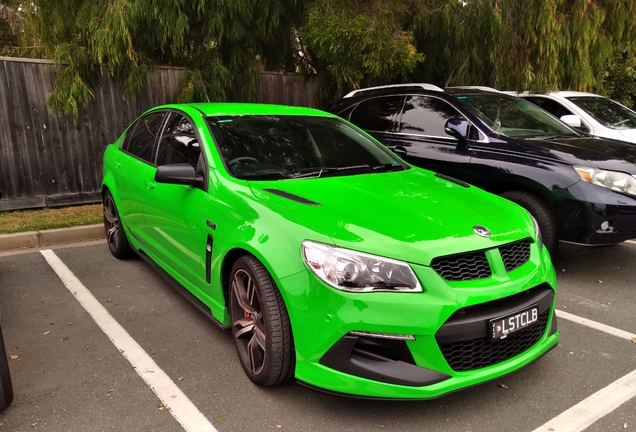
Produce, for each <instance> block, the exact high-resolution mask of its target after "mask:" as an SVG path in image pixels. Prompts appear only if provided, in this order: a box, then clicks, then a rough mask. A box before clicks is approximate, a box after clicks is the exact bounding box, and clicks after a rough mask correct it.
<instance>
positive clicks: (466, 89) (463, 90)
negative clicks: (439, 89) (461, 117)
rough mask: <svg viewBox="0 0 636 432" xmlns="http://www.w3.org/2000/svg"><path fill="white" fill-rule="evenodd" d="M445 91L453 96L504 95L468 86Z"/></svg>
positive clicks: (450, 88) (491, 90)
mask: <svg viewBox="0 0 636 432" xmlns="http://www.w3.org/2000/svg"><path fill="white" fill-rule="evenodd" d="M444 91H445V92H446V93H448V94H451V95H453V96H457V95H469V94H491V95H497V96H501V95H503V94H504V93H503V92H500V91H499V90H495V89H491V88H489V87H480V86H466V87H446V88H445V89H444Z"/></svg>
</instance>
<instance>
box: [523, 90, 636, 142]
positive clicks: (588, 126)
mask: <svg viewBox="0 0 636 432" xmlns="http://www.w3.org/2000/svg"><path fill="white" fill-rule="evenodd" d="M518 96H519V97H521V98H523V99H525V100H527V101H530V102H532V103H534V104H536V105H538V106H540V107H541V108H543V109H544V110H546V111H548V112H549V113H550V114H552V115H554V116H556V117H558V118H560V119H561V121H563V122H564V123H566V124H568V125H569V126H571V127H573V128H575V129H577V130H580V131H582V132H586V133H588V134H590V135H595V136H599V137H603V138H611V139H615V140H620V141H627V142H630V143H634V144H636V112H634V111H632V110H631V109H629V108H627V107H626V106H624V105H621V104H619V103H618V102H616V101H613V100H612V99H608V98H606V97H604V96H600V95H597V94H594V93H584V92H576V91H558V92H554V93H549V94H546V95H542V94H519V95H518Z"/></svg>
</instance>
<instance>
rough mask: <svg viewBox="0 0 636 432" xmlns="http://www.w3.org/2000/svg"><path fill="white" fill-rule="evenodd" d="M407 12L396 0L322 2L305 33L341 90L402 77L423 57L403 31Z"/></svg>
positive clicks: (315, 4)
mask: <svg viewBox="0 0 636 432" xmlns="http://www.w3.org/2000/svg"><path fill="white" fill-rule="evenodd" d="M406 10H407V9H406V4H405V3H404V2H399V1H397V0H319V1H315V2H313V4H312V6H311V7H310V8H309V20H308V22H307V24H306V25H305V26H304V27H303V28H302V29H301V35H302V36H303V38H304V41H305V42H306V43H307V44H308V45H309V46H311V48H312V50H313V52H314V53H315V55H316V57H318V58H320V59H321V61H322V62H324V63H326V64H327V65H328V66H327V71H328V72H329V73H330V75H331V77H332V78H333V80H334V81H335V83H336V85H337V89H338V92H339V93H342V92H344V90H345V89H349V88H358V87H359V86H360V85H361V83H363V82H365V80H366V81H378V80H379V81H389V80H391V79H393V78H396V77H401V78H403V79H404V78H405V77H406V76H407V75H408V73H409V72H411V71H412V70H413V69H414V68H415V66H416V65H417V64H418V63H419V62H421V61H422V60H423V59H424V56H423V55H422V54H420V53H417V52H416V50H415V47H414V46H413V44H412V34H411V33H410V32H408V31H405V30H403V24H404V15H405V13H406Z"/></svg>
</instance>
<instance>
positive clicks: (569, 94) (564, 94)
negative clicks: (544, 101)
mask: <svg viewBox="0 0 636 432" xmlns="http://www.w3.org/2000/svg"><path fill="white" fill-rule="evenodd" d="M550 94H551V95H554V96H562V97H575V96H592V97H600V98H602V97H604V96H601V95H598V94H594V93H587V92H580V91H566V90H564V91H556V92H552V93H550Z"/></svg>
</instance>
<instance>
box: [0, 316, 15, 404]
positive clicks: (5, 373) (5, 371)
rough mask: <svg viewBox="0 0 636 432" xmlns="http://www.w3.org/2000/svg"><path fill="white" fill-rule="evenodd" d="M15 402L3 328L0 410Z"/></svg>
mask: <svg viewBox="0 0 636 432" xmlns="http://www.w3.org/2000/svg"><path fill="white" fill-rule="evenodd" d="M12 401H13V384H12V383H11V374H10V373H9V360H8V359H7V352H6V351H5V349H4V339H3V337H2V327H0V410H3V409H5V408H6V407H8V406H9V405H11V402H12Z"/></svg>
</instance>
